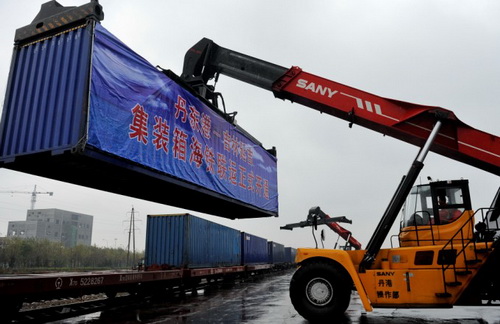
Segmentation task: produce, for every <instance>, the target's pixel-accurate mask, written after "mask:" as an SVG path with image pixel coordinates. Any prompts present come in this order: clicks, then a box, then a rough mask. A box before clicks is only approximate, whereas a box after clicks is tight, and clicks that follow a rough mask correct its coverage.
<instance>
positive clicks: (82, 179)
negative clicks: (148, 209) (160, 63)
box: [0, 1, 278, 218]
mask: <svg viewBox="0 0 500 324" xmlns="http://www.w3.org/2000/svg"><path fill="white" fill-rule="evenodd" d="M103 18H104V14H103V10H102V7H101V6H100V5H99V4H98V2H97V1H91V2H90V3H88V4H85V5H82V6H80V7H63V6H61V5H60V4H58V3H57V2H56V1H50V2H48V3H45V4H43V5H42V9H41V11H40V13H39V14H38V15H37V16H36V18H35V20H34V21H33V22H32V23H31V24H30V25H28V26H25V27H23V28H20V29H18V30H17V31H16V36H15V43H14V51H13V56H12V63H11V68H10V74H9V80H8V85H7V91H6V96H5V104H4V109H3V114H2V120H1V123H0V167H5V168H8V169H12V170H16V171H21V172H26V173H30V174H34V175H38V176H43V177H47V178H52V179H56V180H61V181H65V182H70V183H74V184H78V185H83V186H87V187H91V188H95V189H100V190H104V191H108V192H113V193H117V194H121V195H127V196H132V197H136V198H140V199H145V200H148V201H154V202H158V203H163V204H167V205H172V206H176V207H181V208H187V209H190V210H196V211H199V212H204V213H209V214H213V215H218V216H222V217H226V218H252V217H265V216H277V214H278V202H277V196H278V195H277V175H276V157H275V155H274V154H272V152H270V151H267V150H265V149H264V148H263V147H262V145H261V144H260V143H259V142H258V141H257V140H256V139H254V138H253V137H252V136H251V135H249V134H248V133H247V132H245V131H244V130H243V129H242V128H241V127H239V126H237V125H236V124H235V123H234V122H233V120H231V119H228V118H226V116H224V115H223V114H222V113H220V112H219V110H218V109H217V108H216V107H214V106H212V104H211V103H209V102H208V101H206V100H205V99H204V98H202V97H201V96H199V95H197V94H196V93H195V92H193V91H192V90H191V89H190V88H189V87H186V86H184V83H183V81H181V80H180V79H179V78H178V77H177V76H176V75H175V74H174V73H172V72H171V71H165V70H159V69H157V68H155V67H154V66H153V65H151V64H150V63H149V62H147V61H146V60H145V59H144V58H142V57H141V56H139V55H138V54H136V53H135V52H134V51H132V50H131V49H130V48H128V47H127V46H126V45H125V44H123V43H122V42H121V41H120V40H118V39H117V38H116V37H115V36H113V35H112V34H111V33H110V32H108V31H107V30H106V29H104V28H103V27H102V26H101V25H100V21H101V20H102V19H103Z"/></svg>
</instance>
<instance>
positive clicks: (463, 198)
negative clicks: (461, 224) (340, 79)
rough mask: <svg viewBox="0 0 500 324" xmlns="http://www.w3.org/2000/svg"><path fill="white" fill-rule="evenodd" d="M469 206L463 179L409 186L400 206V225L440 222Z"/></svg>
mask: <svg viewBox="0 0 500 324" xmlns="http://www.w3.org/2000/svg"><path fill="white" fill-rule="evenodd" d="M470 209H472V207H471V203H470V195H469V187H468V181H467V180H454V181H437V182H432V183H430V184H427V185H418V186H415V187H413V188H412V189H411V191H410V194H409V195H408V198H407V199H406V202H405V204H404V206H403V209H402V216H403V219H402V226H403V227H407V226H420V225H444V224H449V223H451V222H454V221H455V220H456V219H458V218H459V217H460V216H461V215H462V213H463V212H464V211H465V210H470Z"/></svg>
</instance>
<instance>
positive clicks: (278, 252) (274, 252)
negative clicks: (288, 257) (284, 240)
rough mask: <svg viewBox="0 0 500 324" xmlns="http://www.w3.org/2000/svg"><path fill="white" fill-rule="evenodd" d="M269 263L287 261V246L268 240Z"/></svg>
mask: <svg viewBox="0 0 500 324" xmlns="http://www.w3.org/2000/svg"><path fill="white" fill-rule="evenodd" d="M268 253H269V263H272V264H279V263H285V262H286V261H285V246H284V245H283V244H280V243H276V242H272V241H269V242H268Z"/></svg>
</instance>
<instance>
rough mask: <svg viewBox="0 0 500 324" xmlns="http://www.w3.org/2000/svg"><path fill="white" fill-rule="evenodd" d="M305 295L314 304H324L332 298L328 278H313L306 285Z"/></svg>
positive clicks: (331, 289)
mask: <svg viewBox="0 0 500 324" xmlns="http://www.w3.org/2000/svg"><path fill="white" fill-rule="evenodd" d="M306 296H307V299H308V300H309V302H310V303H311V304H313V305H316V306H325V305H327V304H328V303H329V302H330V301H331V300H332V298H333V288H332V285H331V284H330V282H328V280H325V279H324V278H314V279H312V280H311V281H309V283H308V284H307V285H306Z"/></svg>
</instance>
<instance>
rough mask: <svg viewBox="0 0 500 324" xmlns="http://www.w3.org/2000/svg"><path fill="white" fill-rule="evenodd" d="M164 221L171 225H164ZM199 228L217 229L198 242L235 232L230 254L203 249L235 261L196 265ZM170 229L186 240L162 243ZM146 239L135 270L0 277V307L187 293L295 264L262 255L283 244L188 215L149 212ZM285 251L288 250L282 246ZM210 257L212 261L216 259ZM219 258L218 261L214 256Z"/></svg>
mask: <svg viewBox="0 0 500 324" xmlns="http://www.w3.org/2000/svg"><path fill="white" fill-rule="evenodd" d="M158 220H160V222H158ZM179 220H184V221H185V222H190V225H189V227H190V228H192V229H193V230H194V231H193V232H192V233H193V234H192V235H189V234H186V233H188V232H187V231H183V229H184V228H185V226H186V225H185V224H186V223H185V222H179ZM194 224H199V225H194ZM159 225H161V227H160V226H159ZM167 225H168V226H169V227H170V228H167ZM203 228H215V229H216V230H212V231H208V234H205V236H203V238H204V239H203V240H202V241H207V242H208V241H211V240H220V239H221V236H220V234H221V231H222V232H224V233H230V234H231V235H232V236H234V234H235V233H237V235H238V240H236V241H234V240H233V242H238V244H237V248H231V247H230V246H225V245H222V247H223V248H225V249H227V250H228V251H231V253H233V254H234V255H229V254H228V253H229V252H228V251H226V252H224V253H221V252H220V251H217V250H215V248H212V249H211V250H209V251H205V252H208V253H209V254H213V255H215V256H223V257H224V258H225V259H223V261H225V262H227V260H237V261H234V262H233V263H232V264H229V265H227V264H224V265H223V264H221V263H217V262H213V263H210V264H209V265H210V266H200V264H206V263H200V260H201V259H200V256H199V254H198V253H199V252H193V251H196V249H194V250H193V249H187V250H186V249H184V247H185V246H186V245H192V244H196V245H198V246H199V245H200V242H196V243H194V242H195V241H198V240H199V239H201V236H199V235H201V233H202V232H201V230H202V229H203ZM160 229H161V230H160ZM172 232H175V233H177V234H178V236H177V239H179V237H183V236H184V237H183V238H182V241H183V242H184V243H185V244H179V246H175V248H174V246H173V245H171V246H169V245H165V244H166V243H165V242H168V237H169V236H170V235H169V233H172ZM233 232H235V233H233ZM195 234H196V235H195ZM226 236H227V235H226ZM146 237H147V244H146V251H145V255H146V263H145V264H144V265H141V266H139V267H138V268H137V269H136V270H105V271H90V272H57V273H45V274H23V275H1V276H0V305H2V307H3V308H4V309H7V310H8V311H9V312H15V311H18V310H19V309H21V307H22V305H23V303H25V302H28V303H29V302H36V301H41V300H52V299H60V298H70V297H73V298H75V297H81V296H85V295H92V294H105V295H106V296H107V297H108V298H113V297H115V296H116V295H117V294H118V293H128V294H130V295H139V296H153V295H158V296H161V295H162V294H166V293H168V292H171V293H172V292H179V293H184V292H187V291H196V290H197V289H199V288H202V287H203V286H204V285H207V284H210V283H214V282H218V281H219V280H224V281H232V280H236V279H238V278H241V279H244V278H248V277H251V276H254V275H257V274H261V273H267V272H270V271H274V270H282V269H285V268H288V267H290V266H293V264H294V263H293V261H292V260H290V259H288V258H287V259H284V258H283V259H279V260H278V259H276V257H274V258H273V257H272V255H271V254H270V253H269V254H268V253H267V252H268V250H267V248H268V245H269V244H274V245H278V246H280V247H283V245H282V244H279V243H276V242H268V241H267V240H266V239H263V238H259V237H256V236H255V235H251V234H249V233H246V232H240V231H238V230H234V229H231V228H228V227H223V226H221V225H219V224H217V223H214V222H211V221H208V220H204V219H201V218H199V217H196V216H193V215H190V214H172V215H161V216H159V215H155V216H152V217H150V216H148V231H147V233H146ZM249 238H251V239H252V240H257V239H258V240H263V241H264V244H254V245H249V244H240V243H241V241H240V239H241V240H245V241H246V242H248V240H249ZM162 242H163V243H162ZM153 243H154V245H156V247H155V248H154V249H153V248H151V246H152V244H153ZM202 243H203V242H202ZM260 243H262V242H260ZM262 247H264V252H265V255H266V256H268V258H267V259H263V258H261V257H260V258H256V257H253V258H250V257H249V256H250V255H253V256H255V255H258V254H259V253H260V254H261V255H262V253H263V251H261V250H262ZM176 249H177V250H176ZM285 249H291V248H288V247H287V248H285ZM293 250H295V249H293ZM158 251H159V252H158ZM153 252H154V253H155V255H156V257H155V258H153V257H152V256H151V254H152V253H153ZM183 252H185V253H184V255H185V256H184V258H185V260H183V261H182V262H177V263H172V262H171V263H170V264H167V263H154V262H151V261H152V260H155V261H158V260H167V261H171V260H172V259H169V258H165V257H161V255H158V254H173V255H181V254H183ZM242 256H245V257H242ZM214 259H217V257H215V258H214ZM219 260H221V259H220V258H219ZM187 261H190V262H187ZM194 261H196V262H194ZM202 261H203V260H202Z"/></svg>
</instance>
